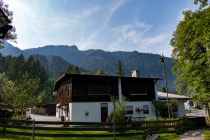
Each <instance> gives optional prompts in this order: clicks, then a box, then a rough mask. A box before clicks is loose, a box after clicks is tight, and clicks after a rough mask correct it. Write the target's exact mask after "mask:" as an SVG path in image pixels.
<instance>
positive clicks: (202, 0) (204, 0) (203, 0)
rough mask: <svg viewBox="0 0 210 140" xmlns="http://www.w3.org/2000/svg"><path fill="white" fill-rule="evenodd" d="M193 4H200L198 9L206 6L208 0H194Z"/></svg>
mask: <svg viewBox="0 0 210 140" xmlns="http://www.w3.org/2000/svg"><path fill="white" fill-rule="evenodd" d="M194 4H196V5H197V4H200V7H199V8H200V9H202V8H204V7H206V6H207V5H208V0H194Z"/></svg>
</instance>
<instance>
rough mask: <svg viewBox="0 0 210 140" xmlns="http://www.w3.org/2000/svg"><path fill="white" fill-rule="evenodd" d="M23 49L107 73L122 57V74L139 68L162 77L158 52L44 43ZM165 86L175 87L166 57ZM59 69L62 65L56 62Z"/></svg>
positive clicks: (113, 70)
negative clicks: (42, 45)
mask: <svg viewBox="0 0 210 140" xmlns="http://www.w3.org/2000/svg"><path fill="white" fill-rule="evenodd" d="M22 53H23V54H24V55H25V56H29V55H35V54H39V55H45V56H57V57H60V58H62V59H64V60H65V61H66V62H68V63H70V64H74V65H76V66H79V67H81V68H83V69H86V70H91V71H97V70H99V69H100V70H103V71H105V72H106V73H108V74H110V75H116V73H117V66H118V61H121V63H122V66H123V70H124V73H125V76H131V71H132V70H135V69H137V70H139V71H140V76H142V77H160V78H161V77H163V72H164V70H163V65H162V64H161V63H160V60H159V59H160V57H161V56H160V55H158V54H151V53H140V52H137V51H133V52H123V51H117V52H107V51H104V50H93V49H90V50H86V51H81V50H79V49H78V48H77V47H76V46H75V45H73V46H67V45H47V46H44V47H39V48H33V49H26V50H23V51H22ZM165 64H166V72H167V79H168V86H169V89H170V91H175V87H174V85H173V81H174V78H175V77H174V75H173V74H172V71H171V69H172V67H173V61H172V59H171V58H168V57H166V58H165ZM56 67H57V68H58V69H61V67H58V66H56ZM158 85H159V86H158V87H159V90H160V89H161V88H162V87H163V86H162V85H163V81H160V82H158Z"/></svg>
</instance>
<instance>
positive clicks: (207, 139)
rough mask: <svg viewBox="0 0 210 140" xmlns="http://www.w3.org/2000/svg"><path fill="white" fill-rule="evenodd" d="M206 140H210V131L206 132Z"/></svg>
mask: <svg viewBox="0 0 210 140" xmlns="http://www.w3.org/2000/svg"><path fill="white" fill-rule="evenodd" d="M204 136H205V140H210V130H204Z"/></svg>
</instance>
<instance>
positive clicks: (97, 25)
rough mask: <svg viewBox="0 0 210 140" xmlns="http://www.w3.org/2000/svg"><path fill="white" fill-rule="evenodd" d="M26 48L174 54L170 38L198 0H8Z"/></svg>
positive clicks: (19, 42) (20, 45)
mask: <svg viewBox="0 0 210 140" xmlns="http://www.w3.org/2000/svg"><path fill="white" fill-rule="evenodd" d="M4 2H5V3H6V4H8V5H9V10H11V11H13V25H14V26H15V28H16V33H17V35H18V36H17V40H16V41H17V43H16V44H14V43H13V45H15V46H17V47H18V48H20V49H22V50H23V49H28V48H37V47H42V46H45V45H76V46H77V47H78V49H79V50H88V49H103V50H105V51H138V52H146V53H154V54H162V53H163V54H164V55H165V56H168V57H170V56H171V54H172V49H173V48H172V46H170V40H171V38H172V34H173V32H174V31H175V30H176V27H177V25H178V23H179V21H180V20H182V19H183V18H184V17H183V15H182V12H183V11H184V10H195V9H196V8H197V7H196V6H195V5H194V4H193V0H4Z"/></svg>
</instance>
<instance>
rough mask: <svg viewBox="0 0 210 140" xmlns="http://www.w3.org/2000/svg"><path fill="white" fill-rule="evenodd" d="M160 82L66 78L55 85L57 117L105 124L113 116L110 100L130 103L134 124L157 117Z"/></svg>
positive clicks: (61, 78)
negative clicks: (124, 100)
mask: <svg viewBox="0 0 210 140" xmlns="http://www.w3.org/2000/svg"><path fill="white" fill-rule="evenodd" d="M157 80H159V79H158V78H142V77H141V78H139V77H118V76H97V75H80V74H64V75H63V76H61V77H60V78H59V79H58V80H57V81H56V84H55V88H54V91H55V92H56V93H57V108H56V116H57V117H59V118H62V119H63V120H64V121H72V122H105V121H106V119H107V117H108V116H109V115H110V114H111V112H113V103H112V101H111V97H115V98H117V99H119V100H120V99H122V97H125V98H126V99H127V102H126V108H127V115H128V116H130V117H131V118H132V119H133V120H140V119H142V118H145V117H153V116H155V107H154V105H153V101H154V100H156V97H157V96H156V92H155V83H156V82H157Z"/></svg>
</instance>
